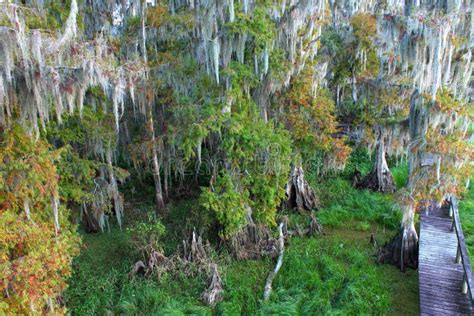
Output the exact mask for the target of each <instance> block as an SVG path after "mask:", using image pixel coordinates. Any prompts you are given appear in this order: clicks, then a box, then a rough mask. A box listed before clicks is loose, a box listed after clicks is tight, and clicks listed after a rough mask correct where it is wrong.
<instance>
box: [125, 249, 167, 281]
mask: <svg viewBox="0 0 474 316" xmlns="http://www.w3.org/2000/svg"><path fill="white" fill-rule="evenodd" d="M170 263H171V261H170V260H169V259H168V258H166V257H165V256H164V255H163V254H162V253H160V252H158V251H156V250H152V251H151V252H150V255H149V256H148V262H147V264H145V263H144V262H143V261H142V260H139V261H137V262H136V263H135V264H134V265H133V268H132V270H131V271H130V272H129V274H128V277H129V278H133V277H135V276H137V275H144V276H151V275H156V276H157V277H158V278H160V277H161V275H162V274H163V273H164V272H166V271H168V270H169V269H170V268H171V266H172V265H171V264H170Z"/></svg>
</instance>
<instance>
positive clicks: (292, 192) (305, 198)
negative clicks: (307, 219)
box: [285, 166, 319, 211]
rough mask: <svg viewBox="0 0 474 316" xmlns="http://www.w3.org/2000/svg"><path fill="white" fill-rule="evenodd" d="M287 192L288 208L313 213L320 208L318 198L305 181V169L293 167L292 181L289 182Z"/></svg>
mask: <svg viewBox="0 0 474 316" xmlns="http://www.w3.org/2000/svg"><path fill="white" fill-rule="evenodd" d="M285 190H286V199H287V200H286V205H287V207H288V208H294V207H297V208H298V209H299V210H303V209H306V210H309V211H311V210H314V209H316V208H318V207H319V201H318V198H317V197H316V195H315V193H314V191H313V189H312V188H311V187H310V185H309V184H308V182H306V180H305V179H304V171H303V167H301V166H298V167H293V169H292V171H291V176H290V181H288V184H287V185H286V189H285Z"/></svg>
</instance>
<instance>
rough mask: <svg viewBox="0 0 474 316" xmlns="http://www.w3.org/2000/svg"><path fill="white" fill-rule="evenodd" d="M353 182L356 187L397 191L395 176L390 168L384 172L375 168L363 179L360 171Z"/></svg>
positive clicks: (379, 190) (386, 191)
mask: <svg viewBox="0 0 474 316" xmlns="http://www.w3.org/2000/svg"><path fill="white" fill-rule="evenodd" d="M353 184H354V186H355V187H356V188H363V189H370V190H372V191H375V192H385V193H393V192H395V184H394V181H393V176H392V173H391V172H390V170H389V169H385V170H383V171H382V172H379V171H378V170H374V171H372V172H371V173H369V174H368V175H367V176H366V177H365V178H363V179H361V176H360V173H356V174H355V175H354V179H353Z"/></svg>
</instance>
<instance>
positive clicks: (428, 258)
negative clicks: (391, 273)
mask: <svg viewBox="0 0 474 316" xmlns="http://www.w3.org/2000/svg"><path fill="white" fill-rule="evenodd" d="M453 205H454V206H455V208H456V209H455V212H453V208H452V209H451V213H450V206H446V207H442V208H434V209H433V208H432V209H430V210H428V211H422V213H421V214H420V215H421V224H420V239H419V268H418V269H419V280H420V310H421V314H422V315H473V309H472V303H471V293H470V289H471V271H470V270H471V268H470V260H469V257H467V251H466V249H465V244H464V236H463V234H462V229H461V228H460V223H459V214H458V210H457V202H456V201H455V200H454V203H453ZM450 214H452V217H451V216H450ZM453 218H454V219H455V220H457V223H456V221H455V220H454V221H453ZM456 224H457V225H456ZM458 240H459V243H458ZM458 245H459V246H458ZM458 248H459V250H458ZM463 255H464V256H466V258H464V256H463ZM462 259H464V261H463V260H462ZM457 261H458V262H459V263H457ZM466 265H467V267H466ZM466 271H467V272H466ZM463 291H464V292H465V294H463Z"/></svg>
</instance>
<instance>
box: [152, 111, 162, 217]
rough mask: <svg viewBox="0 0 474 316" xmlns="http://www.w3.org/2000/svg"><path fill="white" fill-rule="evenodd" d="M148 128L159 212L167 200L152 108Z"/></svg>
mask: <svg viewBox="0 0 474 316" xmlns="http://www.w3.org/2000/svg"><path fill="white" fill-rule="evenodd" d="M148 125H149V126H148V128H149V131H150V135H151V142H152V146H151V150H152V152H151V154H152V173H153V180H154V182H155V203H156V209H157V211H158V212H160V211H163V210H164V209H165V202H164V200H163V189H162V186H161V175H160V162H159V160H158V149H157V146H156V137H155V127H154V125H153V113H152V111H151V108H150V110H149V113H148Z"/></svg>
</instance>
